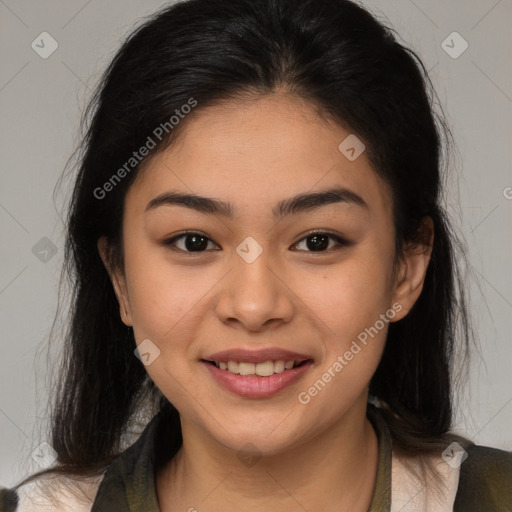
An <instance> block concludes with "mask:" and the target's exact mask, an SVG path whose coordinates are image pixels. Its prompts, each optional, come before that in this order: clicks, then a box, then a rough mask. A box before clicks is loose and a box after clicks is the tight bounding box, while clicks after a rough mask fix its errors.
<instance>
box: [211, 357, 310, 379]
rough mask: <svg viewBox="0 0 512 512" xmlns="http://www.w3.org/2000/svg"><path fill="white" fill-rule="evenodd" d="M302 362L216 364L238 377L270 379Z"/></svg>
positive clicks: (232, 362)
mask: <svg viewBox="0 0 512 512" xmlns="http://www.w3.org/2000/svg"><path fill="white" fill-rule="evenodd" d="M299 363H300V361H283V360H278V361H265V362H263V363H257V364H255V363H243V362H240V363H239V362H237V361H227V362H226V361H220V362H218V363H215V366H216V367H217V368H220V369H221V370H227V371H228V372H230V373H234V374H237V375H258V376H260V377H269V376H270V375H274V373H282V372H284V370H291V369H292V368H293V367H294V366H297V365H298V364H299Z"/></svg>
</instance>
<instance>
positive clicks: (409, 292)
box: [391, 217, 434, 322]
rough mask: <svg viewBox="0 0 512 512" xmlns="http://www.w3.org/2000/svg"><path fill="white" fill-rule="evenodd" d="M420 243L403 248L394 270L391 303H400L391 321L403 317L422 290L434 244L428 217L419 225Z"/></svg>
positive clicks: (432, 230)
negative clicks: (401, 255) (400, 306)
mask: <svg viewBox="0 0 512 512" xmlns="http://www.w3.org/2000/svg"><path fill="white" fill-rule="evenodd" d="M420 229H421V234H422V236H421V240H422V242H421V243H420V244H414V245H413V244H410V245H409V246H407V247H406V248H405V250H404V255H403V258H402V260H401V261H400V262H399V264H398V265H399V268H398V270H397V272H396V278H395V282H394V290H393V304H394V303H395V302H398V303H399V304H401V305H402V309H401V310H400V312H398V313H397V315H395V317H394V318H393V320H391V321H392V322H396V321H397V320H401V319H402V318H404V317H405V316H406V315H407V314H408V313H409V311H410V310H411V308H412V307H413V306H414V303H415V302H416V301H417V300H418V297H419V296H420V294H421V290H423V283H424V282H425V276H426V274H427V267H428V264H429V262H430V256H431V254H432V247H433V244H434V223H433V221H432V219H431V218H430V217H425V218H424V219H423V222H422V225H421V228H420Z"/></svg>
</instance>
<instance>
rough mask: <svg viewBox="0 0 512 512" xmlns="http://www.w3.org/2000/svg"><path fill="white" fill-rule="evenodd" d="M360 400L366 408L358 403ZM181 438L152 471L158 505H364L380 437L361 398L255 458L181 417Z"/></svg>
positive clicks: (266, 507) (228, 509)
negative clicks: (307, 434)
mask: <svg viewBox="0 0 512 512" xmlns="http://www.w3.org/2000/svg"><path fill="white" fill-rule="evenodd" d="M363 406H364V407H363ZM182 434H183V445H182V447H181V448H180V450H179V451H178V453H177V454H176V456H175V457H174V458H173V459H172V460H171V461H169V463H168V464H167V465H166V466H165V468H164V469H163V470H162V471H161V472H160V473H159V474H157V476H156V482H157V483H156V485H157V494H158V500H159V504H160V509H161V510H162V511H163V512H167V511H171V510H194V507H195V508H197V509H198V510H208V511H209V512H210V511H211V512H213V511H221V510H222V511H223V512H231V511H235V510H237V511H238V510H240V509H242V510H243V509H247V510H252V511H255V512H256V511H259V510H261V511H267V510H283V509H284V510H297V511H299V510H300V511H303V510H322V511H330V510H333V511H334V510H336V511H339V510H351V511H353V512H356V511H359V510H361V511H367V510H368V508H369V506H370V503H371V498H372V494H373V489H374V486H375V479H376V471H377V462H378V442H377V437H376V435H375V432H374V430H373V427H372V426H371V424H370V422H369V421H368V419H367V418H366V403H364V404H361V405H358V406H355V407H354V408H352V409H351V410H350V411H348V412H347V413H346V414H345V415H344V416H343V417H342V418H341V419H340V420H339V421H338V422H337V423H335V424H333V425H331V426H330V427H329V428H328V429H327V430H324V431H322V432H318V433H316V435H315V436H313V437H311V438H309V439H307V440H304V439H303V440H300V441H298V442H296V443H295V444H294V446H293V447H290V448H288V449H287V450H286V451H284V452H281V453H279V454H276V455H264V454H259V455H258V456H257V457H255V458H254V459H250V458H243V457H239V454H237V453H236V452H234V451H233V450H231V449H228V448H226V447H224V446H222V445H220V444H219V443H217V442H216V441H215V440H214V439H212V438H211V437H210V436H208V435H206V434H205V433H204V431H203V430H200V429H199V428H198V427H197V425H194V424H188V423H187V422H184V421H183V420H182Z"/></svg>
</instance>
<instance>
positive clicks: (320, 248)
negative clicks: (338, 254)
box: [294, 231, 350, 252]
mask: <svg viewBox="0 0 512 512" xmlns="http://www.w3.org/2000/svg"><path fill="white" fill-rule="evenodd" d="M304 241H305V242H304ZM331 241H334V242H335V243H337V244H338V246H337V247H336V246H334V247H333V246H331V245H330V242H331ZM301 243H305V246H306V247H307V251H306V252H326V251H327V250H329V249H335V250H336V249H340V248H341V247H344V246H345V247H346V246H348V245H350V242H348V241H347V240H344V239H343V238H341V237H340V236H338V235H335V234H334V233H327V232H324V231H316V232H313V233H309V234H308V235H307V236H305V237H304V238H302V239H301V240H299V242H298V243H296V244H295V246H294V247H298V246H299V245H300V244H301ZM299 250H304V249H299Z"/></svg>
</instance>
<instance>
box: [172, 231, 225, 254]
mask: <svg viewBox="0 0 512 512" xmlns="http://www.w3.org/2000/svg"><path fill="white" fill-rule="evenodd" d="M210 242H211V243H212V244H213V245H214V246H215V247H218V245H216V244H215V243H214V242H213V241H212V240H210V239H209V238H208V237H207V236H205V235H203V234H201V233H197V232H194V231H189V232H187V233H182V234H181V235H177V236H175V237H173V238H170V239H169V240H165V241H164V245H166V246H174V247H175V248H176V249H177V250H178V251H183V252H204V251H205V250H206V249H207V248H208V243H210ZM210 248H211V247H210Z"/></svg>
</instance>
